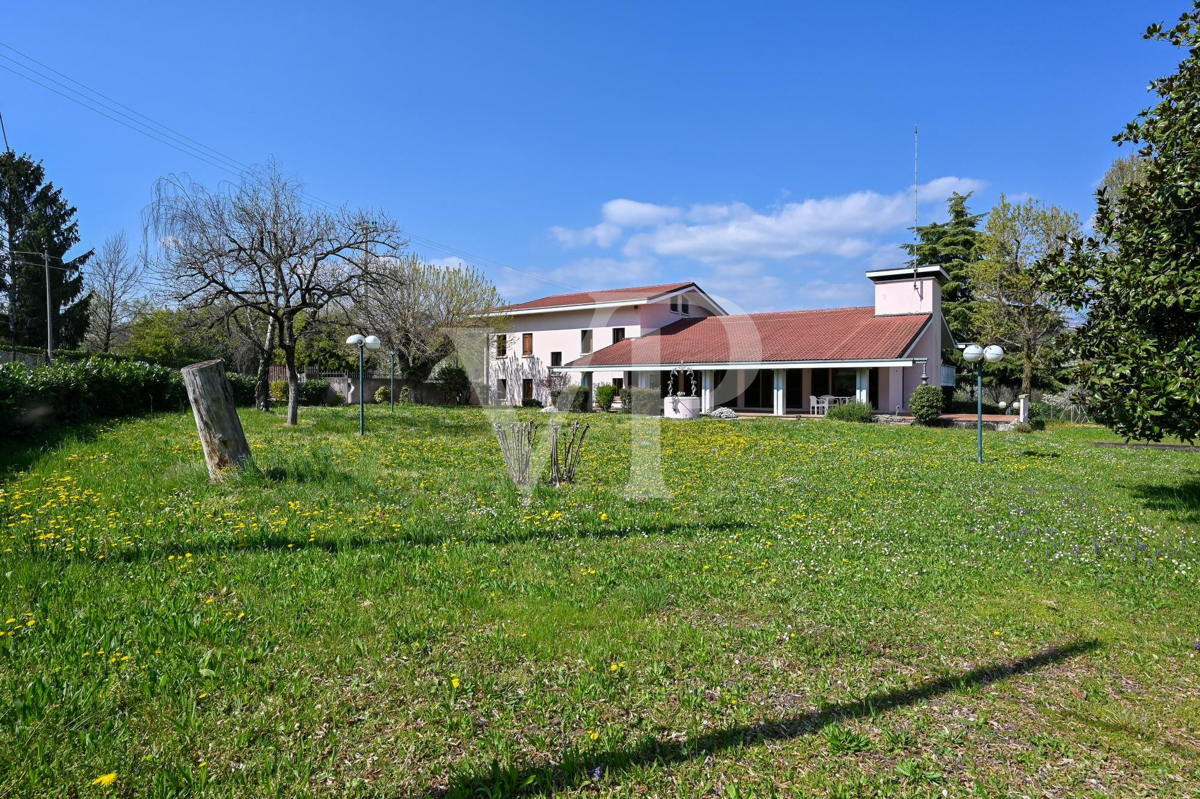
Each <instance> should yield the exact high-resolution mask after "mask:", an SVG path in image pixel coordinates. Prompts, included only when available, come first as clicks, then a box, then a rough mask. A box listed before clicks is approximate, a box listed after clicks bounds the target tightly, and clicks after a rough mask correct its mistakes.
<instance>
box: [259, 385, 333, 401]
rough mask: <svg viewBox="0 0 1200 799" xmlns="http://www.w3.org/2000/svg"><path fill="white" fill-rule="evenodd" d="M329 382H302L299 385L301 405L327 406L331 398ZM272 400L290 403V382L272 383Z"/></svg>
mask: <svg viewBox="0 0 1200 799" xmlns="http://www.w3.org/2000/svg"><path fill="white" fill-rule="evenodd" d="M329 386H330V383H329V381H328V380H301V381H300V383H299V390H298V394H299V397H298V399H299V401H300V404H301V405H325V404H326V403H327V400H328V398H329ZM271 399H272V400H274V401H275V402H280V403H286V402H287V401H288V382H287V381H286V380H272V381H271Z"/></svg>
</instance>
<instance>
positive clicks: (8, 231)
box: [0, 150, 92, 348]
mask: <svg viewBox="0 0 1200 799" xmlns="http://www.w3.org/2000/svg"><path fill="white" fill-rule="evenodd" d="M0 226H2V227H0V232H3V235H4V242H3V245H0V292H3V294H4V297H5V300H6V307H5V308H4V311H3V312H2V313H0V336H4V337H6V338H8V339H9V340H10V342H11V343H13V344H18V345H24V346H32V347H44V346H45V345H46V278H45V275H46V269H45V268H44V266H43V263H42V258H43V256H42V255H41V254H42V253H46V254H47V255H49V261H50V266H51V267H52V268H51V269H50V270H49V272H50V302H51V312H52V314H53V320H52V321H53V323H54V346H55V347H56V348H58V347H62V348H75V347H78V346H79V343H80V342H81V341H82V340H83V334H84V333H85V332H86V331H87V324H88V302H89V298H88V297H87V296H83V297H81V296H80V295H81V294H83V290H84V287H83V274H82V271H81V269H82V267H83V265H84V264H85V263H86V262H87V260H88V258H90V257H91V256H92V251H91V250H88V251H87V252H85V253H83V254H82V255H80V256H77V257H75V258H71V259H67V257H66V256H67V251H68V250H70V249H71V248H72V247H74V246H75V245H76V244H78V243H79V224H78V222H76V221H75V208H74V206H72V205H70V204H69V203H68V202H67V201H66V200H64V199H63V196H62V190H61V189H58V188H55V186H54V184H53V183H48V182H47V181H46V171H45V169H43V168H42V165H41V163H40V162H36V161H34V160H33V159H32V158H30V157H29V156H28V155H17V154H16V153H15V152H13V151H12V150H9V151H7V152H5V153H0ZM30 253H36V254H33V255H31V254H30Z"/></svg>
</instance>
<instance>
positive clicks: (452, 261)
mask: <svg viewBox="0 0 1200 799" xmlns="http://www.w3.org/2000/svg"><path fill="white" fill-rule="evenodd" d="M426 263H427V264H429V265H430V266H440V267H441V268H443V269H462V268H463V267H470V266H471V265H470V264H469V263H467V262H466V261H464V260H463V259H462V258H459V257H458V256H457V255H451V256H449V257H446V258H430V259H428V260H427V261H426Z"/></svg>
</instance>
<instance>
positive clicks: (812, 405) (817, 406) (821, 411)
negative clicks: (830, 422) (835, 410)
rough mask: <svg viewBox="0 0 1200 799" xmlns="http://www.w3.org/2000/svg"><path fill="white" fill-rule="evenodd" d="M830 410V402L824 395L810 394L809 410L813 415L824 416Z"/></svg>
mask: <svg viewBox="0 0 1200 799" xmlns="http://www.w3.org/2000/svg"><path fill="white" fill-rule="evenodd" d="M828 411H829V402H828V400H826V399H825V398H824V397H821V398H818V397H816V396H814V395H812V394H809V395H808V412H809V413H811V414H812V415H813V416H824V415H825V414H826V413H827V412H828Z"/></svg>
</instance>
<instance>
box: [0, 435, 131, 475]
mask: <svg viewBox="0 0 1200 799" xmlns="http://www.w3.org/2000/svg"><path fill="white" fill-rule="evenodd" d="M113 424H114V422H113V421H111V420H110V421H108V422H107V423H106V422H89V423H86V424H49V425H46V426H44V427H40V428H37V429H36V430H28V431H18V435H19V436H20V437H18V438H13V439H9V440H3V439H0V483H2V482H4V481H5V480H7V479H8V478H9V477H10V476H12V475H14V474H17V473H18V472H26V471H29V470H30V469H31V468H33V467H34V466H35V465H36V464H37V462H38V461H40V460H41V459H42V458H44V457H46V456H47V455H51V454H53V453H54V452H55V451H57V450H58V449H60V448H62V447H63V446H66V445H68V444H90V443H92V442H94V441H95V440H96V439H97V438H99V437H100V435H101V434H102V433H104V432H107V431H108V430H110V429H111V428H112V426H113Z"/></svg>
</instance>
